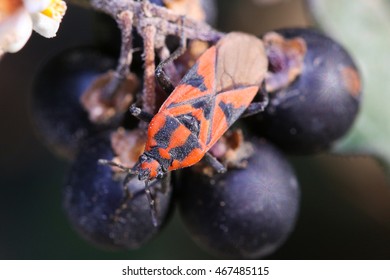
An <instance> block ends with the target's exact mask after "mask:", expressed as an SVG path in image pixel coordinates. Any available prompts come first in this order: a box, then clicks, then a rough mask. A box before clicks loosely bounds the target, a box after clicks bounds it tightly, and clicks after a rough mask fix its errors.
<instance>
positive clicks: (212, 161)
mask: <svg viewBox="0 0 390 280" xmlns="http://www.w3.org/2000/svg"><path fill="white" fill-rule="evenodd" d="M203 158H204V160H205V161H206V162H207V163H208V164H209V165H210V166H211V167H212V168H214V169H215V171H217V172H218V173H225V172H226V167H225V166H223V164H222V163H220V162H219V161H218V160H217V159H216V158H215V157H214V156H213V155H211V154H210V153H206V154H205V155H204V157H203Z"/></svg>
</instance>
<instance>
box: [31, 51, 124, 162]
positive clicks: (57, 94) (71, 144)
mask: <svg viewBox="0 0 390 280" xmlns="http://www.w3.org/2000/svg"><path fill="white" fill-rule="evenodd" d="M115 65H116V61H115V59H113V58H112V57H110V56H108V55H106V54H104V53H102V52H101V51H99V50H97V49H94V48H75V49H71V50H67V51H64V52H62V53H60V54H58V55H56V56H55V57H53V58H51V59H50V60H49V61H48V62H47V63H46V64H45V65H44V66H43V67H42V68H41V70H40V71H39V73H38V74H37V76H36V77H35V83H34V87H33V91H32V98H31V103H32V114H33V122H34V125H35V127H36V130H37V132H38V133H39V134H40V136H41V138H42V140H43V141H44V142H45V143H46V144H47V145H48V146H49V147H50V148H52V150H53V151H54V152H56V153H57V154H58V155H60V156H62V157H65V158H72V157H74V155H75V154H76V152H77V149H78V146H79V143H80V141H81V140H82V139H84V138H85V137H86V136H88V135H91V134H92V133H95V131H96V127H95V126H94V125H93V124H92V123H91V122H90V121H89V119H88V115H87V113H86V111H85V110H84V109H83V107H82V106H81V103H80V97H81V95H82V93H83V92H84V91H85V90H86V89H87V88H88V86H89V85H90V84H91V82H92V81H93V80H94V79H95V78H97V77H98V75H100V74H102V73H103V72H106V71H107V70H109V69H112V68H114V67H115Z"/></svg>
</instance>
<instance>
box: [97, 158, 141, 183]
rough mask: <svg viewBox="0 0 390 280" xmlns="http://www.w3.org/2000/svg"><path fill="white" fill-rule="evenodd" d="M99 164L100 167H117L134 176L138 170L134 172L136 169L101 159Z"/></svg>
mask: <svg viewBox="0 0 390 280" xmlns="http://www.w3.org/2000/svg"><path fill="white" fill-rule="evenodd" d="M98 163H99V164H100V165H109V166H113V167H117V168H119V169H121V170H123V171H124V172H127V173H129V174H130V175H134V174H136V173H137V172H136V170H134V168H131V167H127V166H124V165H122V164H120V163H116V162H114V161H111V160H107V159H99V160H98ZM128 176H129V175H128ZM125 179H127V176H126V178H125ZM129 179H131V178H129Z"/></svg>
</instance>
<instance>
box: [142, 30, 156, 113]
mask: <svg viewBox="0 0 390 280" xmlns="http://www.w3.org/2000/svg"><path fill="white" fill-rule="evenodd" d="M141 34H142V37H143V39H144V54H143V55H144V63H145V71H144V88H143V95H142V101H143V102H142V106H143V107H142V109H143V110H144V111H145V112H148V113H151V114H154V113H155V106H156V97H155V88H156V83H155V78H154V72H155V68H156V67H155V62H154V61H155V53H154V46H155V43H154V42H155V36H156V27H155V26H153V25H149V26H145V27H144V28H143V30H142V33H141Z"/></svg>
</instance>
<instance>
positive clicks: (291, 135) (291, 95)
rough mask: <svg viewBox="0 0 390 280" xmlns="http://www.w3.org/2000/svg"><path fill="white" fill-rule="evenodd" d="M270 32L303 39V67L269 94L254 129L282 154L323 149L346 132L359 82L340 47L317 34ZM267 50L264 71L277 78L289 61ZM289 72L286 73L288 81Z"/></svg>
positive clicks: (357, 100)
mask: <svg viewBox="0 0 390 280" xmlns="http://www.w3.org/2000/svg"><path fill="white" fill-rule="evenodd" d="M276 33H277V34H280V35H282V37H284V38H285V39H294V38H298V39H299V38H300V39H303V41H304V43H305V44H306V50H305V53H304V59H303V65H302V69H299V68H298V71H299V72H300V73H299V74H298V75H297V77H296V79H295V80H294V81H293V82H292V83H290V85H288V86H287V87H284V88H282V89H278V90H276V91H275V92H270V93H269V95H270V98H271V100H270V104H269V106H268V107H267V108H266V110H265V112H264V113H263V114H261V115H260V116H259V117H257V119H258V120H259V119H260V120H261V121H260V122H258V123H257V124H256V125H257V127H256V129H257V131H261V133H262V134H263V135H265V136H266V137H267V138H268V139H270V140H271V141H272V142H274V143H276V144H277V145H279V146H280V147H281V148H283V150H285V151H288V152H292V153H311V152H318V151H321V150H324V149H327V148H329V147H330V146H331V144H332V143H333V142H334V141H335V140H337V139H339V138H340V137H342V136H343V135H344V134H345V133H346V132H347V131H348V129H349V128H350V127H351V125H352V124H353V122H354V120H355V117H356V115H357V113H358V109H359V104H360V99H361V80H360V76H359V72H358V70H357V68H356V65H355V63H354V62H353V60H352V58H351V56H350V55H349V54H348V52H347V51H346V50H345V49H343V48H342V47H341V46H340V45H339V44H338V43H337V42H335V41H334V40H332V39H331V38H329V37H327V36H325V35H323V34H321V33H319V32H318V31H315V30H312V29H303V28H296V29H281V30H278V31H276ZM266 36H267V34H266ZM295 45H296V44H295ZM271 48H273V45H272V44H270V45H269V47H268V53H269V54H271V55H270V57H269V60H270V71H271V72H273V74H278V71H282V70H283V67H288V64H289V63H290V64H291V58H286V57H285V58H284V59H278V57H277V55H276V56H275V52H272V50H270V49H271ZM300 51H301V52H302V49H301V50H300ZM288 59H290V60H289V61H288ZM279 74H280V73H279ZM295 74H296V73H293V71H290V77H291V76H294V75H295ZM275 77H278V79H275V80H279V81H280V80H282V79H283V76H282V75H279V76H275ZM271 87H273V85H272V86H271Z"/></svg>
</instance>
